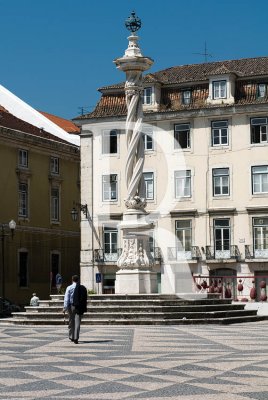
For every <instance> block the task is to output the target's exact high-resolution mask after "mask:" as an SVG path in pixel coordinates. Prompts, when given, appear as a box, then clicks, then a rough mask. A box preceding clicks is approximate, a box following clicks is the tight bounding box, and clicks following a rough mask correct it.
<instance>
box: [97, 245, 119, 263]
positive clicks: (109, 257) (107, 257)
mask: <svg viewBox="0 0 268 400" xmlns="http://www.w3.org/2000/svg"><path fill="white" fill-rule="evenodd" d="M121 253H122V249H117V251H116V252H114V253H105V252H104V250H103V249H95V250H94V261H95V262H96V263H102V264H104V263H105V264H114V263H116V262H117V260H118V258H119V257H120V255H121Z"/></svg>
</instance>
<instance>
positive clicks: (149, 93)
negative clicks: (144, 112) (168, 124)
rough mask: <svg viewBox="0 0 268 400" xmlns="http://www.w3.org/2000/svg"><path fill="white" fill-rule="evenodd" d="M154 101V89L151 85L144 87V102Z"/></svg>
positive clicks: (148, 103) (150, 102)
mask: <svg viewBox="0 0 268 400" xmlns="http://www.w3.org/2000/svg"><path fill="white" fill-rule="evenodd" d="M152 103H153V90H152V88H151V87H146V88H144V89H143V97H142V104H145V105H150V104H152Z"/></svg>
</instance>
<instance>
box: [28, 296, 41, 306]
mask: <svg viewBox="0 0 268 400" xmlns="http://www.w3.org/2000/svg"><path fill="white" fill-rule="evenodd" d="M30 306H32V307H38V306H39V297H37V296H36V293H33V297H32V298H31V301H30Z"/></svg>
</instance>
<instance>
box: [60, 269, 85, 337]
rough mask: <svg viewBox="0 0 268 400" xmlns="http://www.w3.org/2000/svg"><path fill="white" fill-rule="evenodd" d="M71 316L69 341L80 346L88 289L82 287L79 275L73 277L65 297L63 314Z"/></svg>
mask: <svg viewBox="0 0 268 400" xmlns="http://www.w3.org/2000/svg"><path fill="white" fill-rule="evenodd" d="M66 311H67V312H68V316H69V326H68V329H69V339H70V340H71V341H72V342H74V343H75V344H78V339H79V334H80V325H81V319H82V315H83V314H84V313H85V312H86V311H87V289H86V288H85V286H83V285H80V282H79V277H78V275H73V276H72V284H71V285H70V286H68V287H67V289H66V292H65V295H64V306H63V313H64V314H65V312H66Z"/></svg>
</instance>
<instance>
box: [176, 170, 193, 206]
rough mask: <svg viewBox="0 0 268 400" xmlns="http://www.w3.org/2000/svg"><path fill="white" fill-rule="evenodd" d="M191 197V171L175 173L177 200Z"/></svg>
mask: <svg viewBox="0 0 268 400" xmlns="http://www.w3.org/2000/svg"><path fill="white" fill-rule="evenodd" d="M181 197H191V171H190V170H183V171H175V198H176V199H179V198H181Z"/></svg>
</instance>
